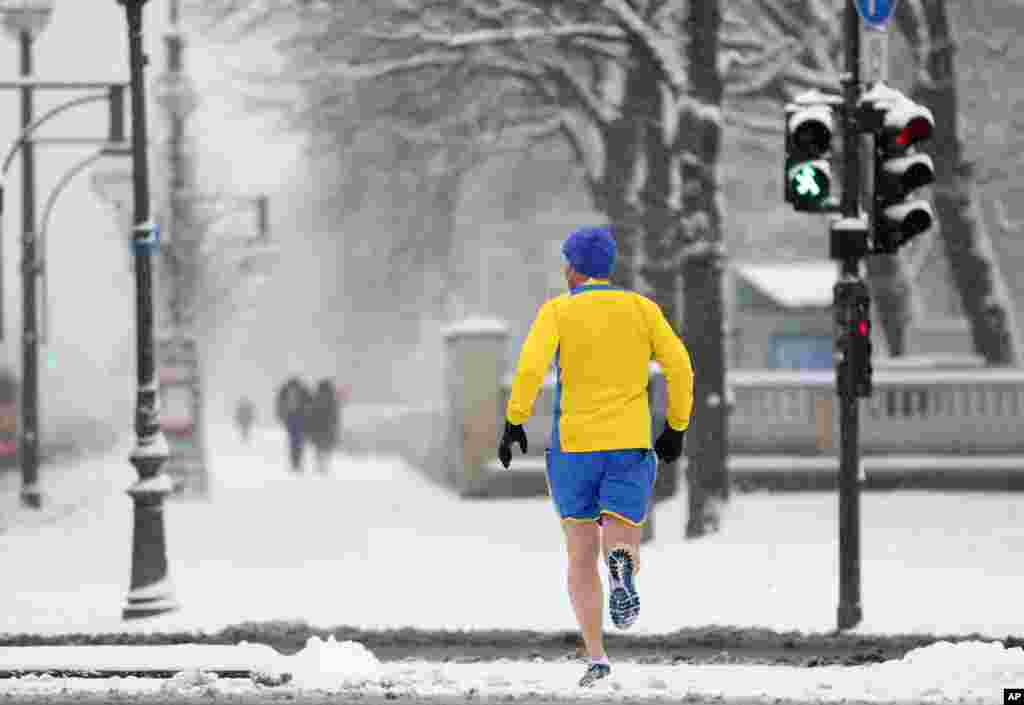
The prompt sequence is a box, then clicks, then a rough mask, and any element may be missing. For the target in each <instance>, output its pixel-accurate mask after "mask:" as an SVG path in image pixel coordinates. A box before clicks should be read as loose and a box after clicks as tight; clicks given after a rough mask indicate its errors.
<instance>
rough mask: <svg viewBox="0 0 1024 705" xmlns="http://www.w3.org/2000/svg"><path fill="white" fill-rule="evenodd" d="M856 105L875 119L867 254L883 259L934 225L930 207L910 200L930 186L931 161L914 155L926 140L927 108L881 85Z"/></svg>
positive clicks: (932, 177) (931, 124)
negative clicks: (871, 236)
mask: <svg viewBox="0 0 1024 705" xmlns="http://www.w3.org/2000/svg"><path fill="white" fill-rule="evenodd" d="M861 101H862V104H863V105H867V106H868V107H869V109H870V110H872V111H874V112H875V113H876V115H877V116H878V117H879V118H880V120H877V125H876V127H875V129H874V130H872V131H873V132H874V137H875V149H874V196H873V199H872V209H871V210H872V224H873V226H874V227H873V234H874V243H873V248H872V252H873V253H876V254H888V253H893V252H896V251H897V250H899V248H900V247H902V246H903V245H905V244H907V243H908V242H909V241H910V240H912V239H913V238H915V237H917V236H918V235H920V234H921V233H923V232H925V231H927V230H928V229H929V228H930V227H931V226H932V223H933V222H934V220H935V216H934V213H933V212H932V207H931V204H930V203H928V201H926V200H924V199H922V198H914V191H916V190H917V189H919V188H921V187H923V186H927V185H929V184H931V183H934V182H935V167H934V164H933V163H932V158H931V157H930V156H928V155H927V154H924V153H922V152H918V151H917V147H918V145H919V144H920V143H921V142H923V141H925V140H927V139H929V138H930V137H931V135H932V130H933V128H934V126H935V119H934V117H933V116H932V113H931V111H930V110H928V108H926V107H924V106H923V105H918V104H917V103H914V102H913V101H912V100H910V99H909V98H907V97H906V96H905V95H903V94H902V93H900V92H899V91H896V90H893V89H891V88H888V87H886V86H884V85H881V84H880V85H878V86H876V87H875V88H873V89H872V90H871V91H869V92H868V93H865V94H864V96H863V98H862V99H861Z"/></svg>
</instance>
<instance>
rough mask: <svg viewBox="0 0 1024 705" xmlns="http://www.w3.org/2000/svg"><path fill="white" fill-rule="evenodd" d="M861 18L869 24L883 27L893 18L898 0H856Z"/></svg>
mask: <svg viewBox="0 0 1024 705" xmlns="http://www.w3.org/2000/svg"><path fill="white" fill-rule="evenodd" d="M855 4H856V5H857V12H858V14H860V18H861V19H862V20H864V22H865V23H867V24H869V25H874V26H875V27H883V26H885V24H886V23H887V22H888V21H889V20H890V19H891V18H892V11H893V8H894V7H896V0H855Z"/></svg>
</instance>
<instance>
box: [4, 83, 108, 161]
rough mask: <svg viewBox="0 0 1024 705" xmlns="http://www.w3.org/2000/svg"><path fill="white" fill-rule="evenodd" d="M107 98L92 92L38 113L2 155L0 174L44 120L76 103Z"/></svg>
mask: <svg viewBox="0 0 1024 705" xmlns="http://www.w3.org/2000/svg"><path fill="white" fill-rule="evenodd" d="M108 99H109V96H108V94H106V93H94V94H92V95H86V96H82V97H80V98H75V99H73V100H69V101H67V102H66V103H61V104H60V105H58V106H56V107H54V108H51V109H50V110H48V111H46V112H45V113H43V114H42V115H40V116H39V117H38V118H36V119H35V120H34V121H33V122H32V123H30V124H29V126H28V127H26V128H25V129H24V130H22V131H21V134H20V135H18V139H16V140H15V141H14V144H13V145H11V149H10V150H9V151H8V152H7V156H6V157H4V165H3V167H2V168H0V174H7V170H8V169H10V168H11V162H12V161H13V160H14V157H15V155H16V154H17V153H18V151H19V150H20V149H21V147H22V145H24V144H25V142H26V140H28V138H29V137H31V136H32V133H33V132H35V131H36V130H37V129H39V127H41V126H42V124H43V123H44V122H46V121H47V120H49V119H50V118H52V117H56V116H57V115H60V114H61V113H62V112H64V111H65V110H68V109H69V108H73V107H75V106H76V105H85V104H86V103H97V102H99V101H101V100H108Z"/></svg>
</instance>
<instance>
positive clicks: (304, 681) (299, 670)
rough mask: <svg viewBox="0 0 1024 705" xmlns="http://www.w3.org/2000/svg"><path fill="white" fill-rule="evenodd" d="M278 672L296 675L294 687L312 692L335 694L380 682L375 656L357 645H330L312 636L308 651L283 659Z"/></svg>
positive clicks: (293, 677)
mask: <svg viewBox="0 0 1024 705" xmlns="http://www.w3.org/2000/svg"><path fill="white" fill-rule="evenodd" d="M278 668H279V669H280V670H281V671H283V672H286V673H290V674H291V675H292V679H291V684H292V685H293V686H295V687H297V688H304V689H311V690H335V689H338V688H350V687H358V686H361V685H364V684H366V683H369V682H372V681H376V680H377V679H378V677H379V672H380V661H378V660H377V657H376V656H374V654H373V652H372V651H370V650H369V649H367V648H366V647H365V646H363V645H362V644H360V643H358V642H355V641H343V642H341V643H339V642H337V641H335V639H334V635H331V636H329V637H327V641H323V640H321V639H320V638H319V637H315V636H311V637H309V639H307V640H306V648H305V649H303V650H302V651H300V652H299V653H297V654H295V655H293V656H290V657H283V658H282V660H281V661H280V662H279V664H278Z"/></svg>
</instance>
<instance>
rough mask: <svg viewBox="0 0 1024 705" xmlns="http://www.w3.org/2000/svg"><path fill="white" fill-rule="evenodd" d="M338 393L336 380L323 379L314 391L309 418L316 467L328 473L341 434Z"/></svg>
mask: <svg viewBox="0 0 1024 705" xmlns="http://www.w3.org/2000/svg"><path fill="white" fill-rule="evenodd" d="M338 407H339V404H338V393H337V389H336V387H335V385H334V382H333V381H332V380H330V379H322V380H320V382H319V383H318V384H317V385H316V390H315V391H314V392H313V402H312V404H311V405H310V415H309V420H308V422H307V423H308V430H309V440H310V442H311V443H312V444H313V448H314V449H315V450H316V467H317V470H318V471H319V472H320V473H322V474H325V475H326V474H327V472H328V470H329V468H328V462H329V460H330V456H331V454H332V453H333V452H334V450H335V449H336V448H337V447H338V435H339V408H338Z"/></svg>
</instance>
